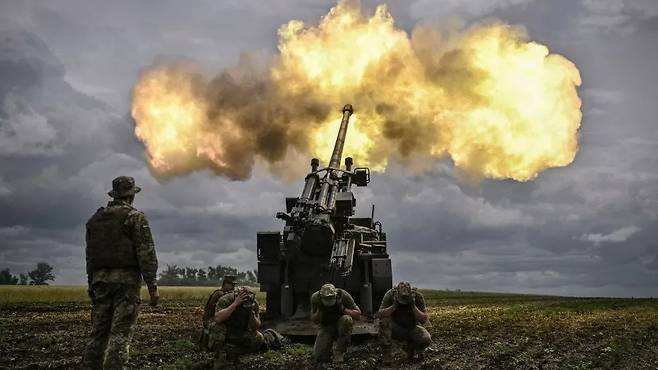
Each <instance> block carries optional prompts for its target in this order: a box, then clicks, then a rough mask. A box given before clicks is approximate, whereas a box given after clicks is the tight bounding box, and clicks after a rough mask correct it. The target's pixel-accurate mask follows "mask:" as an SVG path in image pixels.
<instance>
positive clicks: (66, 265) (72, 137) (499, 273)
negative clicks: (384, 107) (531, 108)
mask: <svg viewBox="0 0 658 370" xmlns="http://www.w3.org/2000/svg"><path fill="white" fill-rule="evenodd" d="M264 3H265V2H263V1H247V0H232V1H210V0H208V1H198V2H192V1H174V0H171V1H157V2H156V1H140V2H134V1H112V2H109V1H88V0H78V1H69V0H58V1H39V2H37V1H0V268H5V267H8V268H10V269H11V271H12V272H13V273H19V272H26V271H28V270H30V269H32V268H33V266H34V265H35V264H36V263H37V262H40V261H47V262H50V263H51V264H52V265H53V266H54V267H55V273H56V275H57V280H56V283H59V284H78V283H82V282H84V281H85V277H84V242H83V241H84V226H83V225H84V223H85V222H86V220H87V219H88V217H89V216H90V215H91V213H93V212H94V211H95V210H96V208H98V207H99V206H102V205H104V204H105V203H106V202H107V200H108V199H107V194H106V193H107V191H108V190H109V188H110V186H111V184H110V183H111V180H112V178H114V177H115V176H118V175H131V176H134V177H135V178H136V181H137V183H138V184H139V185H140V186H141V187H142V188H143V191H142V193H140V194H139V195H138V196H137V199H136V202H135V204H136V206H137V207H138V208H140V209H142V210H144V211H145V213H146V214H147V217H148V218H149V221H150V222H151V226H152V230H153V232H154V237H155V241H156V245H157V250H158V255H159V258H160V263H161V266H165V265H166V264H167V263H170V264H171V263H176V264H178V265H193V266H197V267H205V266H208V265H216V264H228V265H234V266H236V267H238V268H242V269H246V268H249V269H252V268H255V267H256V254H255V237H256V232H257V231H259V230H267V229H269V230H276V229H280V228H281V227H282V224H281V223H280V222H278V221H277V220H275V219H274V214H275V213H276V212H277V211H280V210H282V209H283V208H284V197H285V196H296V195H298V194H299V192H300V191H301V186H302V182H301V179H300V180H299V181H297V182H293V183H282V182H280V181H279V180H277V179H276V178H273V177H272V176H271V175H270V174H269V173H268V172H266V171H256V173H255V175H254V176H253V177H252V178H251V179H250V180H248V181H245V182H235V181H229V180H227V179H225V178H221V177H216V176H213V175H211V174H210V173H207V172H200V173H195V174H192V175H190V176H187V177H182V178H177V179H174V180H173V181H170V182H168V183H165V184H162V183H159V182H158V181H156V180H155V179H154V178H153V177H152V176H151V174H150V173H149V171H148V169H147V167H146V163H145V160H144V155H143V150H144V148H143V146H142V144H141V143H140V142H139V141H138V140H137V139H135V137H134V135H133V133H132V129H133V123H132V121H131V119H130V117H129V111H130V90H131V87H132V85H133V84H134V82H135V81H136V79H137V77H138V74H139V72H140V70H142V69H144V68H145V67H147V66H148V65H150V64H152V63H153V62H154V61H155V60H163V59H167V58H181V57H183V58H189V59H193V60H196V61H197V62H199V63H201V64H203V65H204V66H206V67H208V68H210V69H217V70H219V69H221V68H223V67H227V66H230V65H233V64H235V63H236V61H237V60H238V58H239V55H240V52H241V51H259V52H262V53H265V54H273V53H275V52H276V30H277V28H278V27H279V26H280V25H281V24H283V23H285V22H287V21H288V20H291V19H301V20H304V21H306V22H311V23H315V22H317V19H318V17H319V16H321V15H323V14H325V13H326V12H327V11H328V10H329V8H331V6H332V5H334V3H333V2H332V1H301V0H295V1H283V0H273V1H268V2H266V3H267V6H263V4H264ZM388 3H389V5H390V9H391V13H392V15H393V17H394V18H395V19H396V23H397V24H398V26H399V27H401V28H403V29H405V30H411V29H412V28H413V26H414V25H415V24H417V23H418V22H437V21H438V22H441V21H445V20H446V19H451V18H454V17H459V18H461V19H464V20H465V21H466V22H474V21H477V20H481V19H483V18H498V19H502V20H503V21H505V22H509V23H512V24H522V25H524V26H525V27H526V28H527V30H528V33H529V35H530V37H531V38H532V39H534V40H537V41H539V42H541V43H544V44H546V45H548V46H549V48H550V49H551V51H553V52H557V53H560V54H563V55H565V56H566V57H567V58H568V59H570V60H572V61H574V62H575V63H576V65H577V66H578V68H579V69H580V72H581V75H582V78H583V84H582V86H581V88H580V89H579V93H580V96H581V98H582V100H583V121H582V127H581V136H580V150H579V153H578V155H577V157H576V160H575V162H574V163H573V164H572V165H571V166H569V167H567V168H560V169H552V170H548V171H546V172H544V173H542V174H540V176H539V177H538V178H537V179H536V180H534V181H530V182H526V183H518V182H514V181H484V182H483V183H481V184H476V185H473V184H465V183H463V182H462V181H461V180H459V178H458V177H457V176H456V174H455V172H454V170H453V168H452V165H451V164H450V163H449V161H439V162H437V163H435V164H434V165H433V166H432V170H431V171H428V172H424V173H421V174H418V173H410V172H408V171H406V170H405V169H404V168H401V167H399V166H392V167H389V169H388V170H387V171H386V173H383V174H377V175H375V176H373V181H372V183H371V186H370V187H368V188H365V189H364V188H359V189H357V190H356V196H357V202H358V204H357V205H358V206H360V211H359V213H361V214H367V213H368V212H369V205H370V204H372V203H375V204H376V205H377V212H376V213H377V216H378V218H380V219H381V221H382V222H383V224H384V229H385V231H387V234H388V239H389V245H390V247H389V249H390V253H391V255H392V259H393V269H394V271H393V272H394V280H396V281H398V280H410V281H411V282H412V283H413V284H415V285H418V286H421V287H427V288H443V289H444V288H449V289H462V290H482V291H509V292H531V293H546V294H562V295H586V296H591V295H597V296H598V295H606V296H609V295H611V296H658V155H657V154H658V129H657V128H658V123H657V117H658V67H657V66H658V64H657V63H658V62H657V61H658V41H657V40H658V2H657V1H655V0H632V1H631V0H592V1H587V0H582V1H573V0H551V1H549V0H544V1H540V0H536V1H532V0H495V1H494V0H470V1H457V0H443V1H438V0H417V1H405V0H400V1H389V2H388ZM363 4H364V7H366V8H370V9H372V8H373V7H374V5H375V4H376V3H375V2H373V1H364V2H363ZM297 165H300V166H306V165H307V161H304V162H303V163H299V164H297Z"/></svg>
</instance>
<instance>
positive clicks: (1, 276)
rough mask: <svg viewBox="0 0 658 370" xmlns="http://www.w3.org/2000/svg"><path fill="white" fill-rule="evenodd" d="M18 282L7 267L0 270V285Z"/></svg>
mask: <svg viewBox="0 0 658 370" xmlns="http://www.w3.org/2000/svg"><path fill="white" fill-rule="evenodd" d="M16 284H18V278H17V277H16V276H14V275H12V274H11V271H9V269H8V268H7V269H4V270H2V271H0V285H16Z"/></svg>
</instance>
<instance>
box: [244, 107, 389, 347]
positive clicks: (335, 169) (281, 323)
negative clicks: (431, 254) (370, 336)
mask: <svg viewBox="0 0 658 370" xmlns="http://www.w3.org/2000/svg"><path fill="white" fill-rule="evenodd" d="M352 113H353V109H352V106H351V105H349V104H348V105H346V106H345V107H344V108H343V118H342V120H341V123H340V128H339V130H338V137H337V138H336V143H335V145H334V151H333V153H332V155H331V159H330V161H329V165H328V166H327V167H325V168H319V165H320V162H319V160H318V159H317V158H313V159H312V160H311V172H310V173H308V175H306V178H305V182H304V188H303V190H302V193H301V195H300V196H299V197H294V198H286V212H278V213H277V215H276V217H277V218H279V219H281V220H284V221H285V226H284V228H283V232H279V231H275V232H259V233H258V235H257V249H258V251H257V254H258V282H259V283H260V286H261V290H264V291H265V292H267V298H266V315H265V317H266V318H267V320H268V321H269V323H270V325H273V326H275V327H276V328H277V329H278V330H279V331H281V332H282V333H284V334H288V335H313V334H315V327H314V325H313V324H312V323H311V321H310V319H309V316H310V297H311V294H313V292H315V291H317V290H318V289H319V288H320V286H322V284H325V283H328V282H330V283H333V284H334V285H335V286H336V287H339V288H343V289H345V290H347V291H348V292H349V293H350V294H351V295H352V297H353V298H354V299H355V301H356V303H357V304H358V305H359V307H360V308H361V311H362V313H363V314H364V316H365V317H366V318H368V317H372V314H373V313H374V312H375V311H376V310H377V309H378V308H379V304H380V302H381V300H382V297H383V296H384V294H385V293H386V291H388V289H390V288H391V286H392V275H391V260H390V258H389V255H388V253H387V250H386V233H384V232H383V231H382V225H381V222H379V221H376V222H375V221H374V220H373V218H374V205H373V208H372V213H371V215H370V217H352V216H354V207H355V206H356V199H355V198H354V195H353V193H352V186H353V185H356V186H357V187H360V186H366V185H367V184H368V183H369V182H370V170H369V169H368V168H365V167H357V168H354V167H353V165H354V163H353V160H352V158H350V157H347V158H345V167H344V168H341V166H340V161H341V157H342V153H343V146H344V144H345V138H346V135H347V128H348V124H349V119H350V116H351V115H352ZM353 332H354V334H361V333H374V332H376V327H375V325H374V323H373V322H372V320H365V321H363V322H361V323H359V324H357V325H355V328H354V331H353Z"/></svg>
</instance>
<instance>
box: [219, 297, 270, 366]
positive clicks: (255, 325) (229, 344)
mask: <svg viewBox="0 0 658 370" xmlns="http://www.w3.org/2000/svg"><path fill="white" fill-rule="evenodd" d="M260 325H261V322H260V314H259V306H258V301H257V300H256V295H255V293H254V292H252V291H251V290H250V289H249V288H247V287H240V288H238V289H236V290H235V291H231V292H228V293H226V294H224V295H223V296H222V297H221V298H219V300H218V301H217V311H216V313H215V317H214V320H212V322H211V323H210V325H209V328H208V330H209V336H208V347H209V348H210V349H211V350H212V351H213V352H214V353H215V359H214V368H215V369H221V368H224V367H225V366H226V365H227V364H228V363H230V362H233V361H235V360H237V359H238V357H239V356H240V355H243V354H247V353H255V352H259V351H265V350H267V349H270V348H271V349H276V348H279V347H280V340H281V339H282V337H281V336H280V335H279V334H278V333H276V332H274V331H273V330H271V329H268V330H266V332H265V334H266V335H263V333H261V332H260V331H259V330H258V329H259V328H260Z"/></svg>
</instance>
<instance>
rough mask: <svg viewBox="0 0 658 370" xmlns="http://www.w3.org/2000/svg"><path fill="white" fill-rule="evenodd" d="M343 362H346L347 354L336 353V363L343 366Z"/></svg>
mask: <svg viewBox="0 0 658 370" xmlns="http://www.w3.org/2000/svg"><path fill="white" fill-rule="evenodd" d="M343 362H345V352H340V351H336V352H334V363H336V364H342V363H343Z"/></svg>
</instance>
